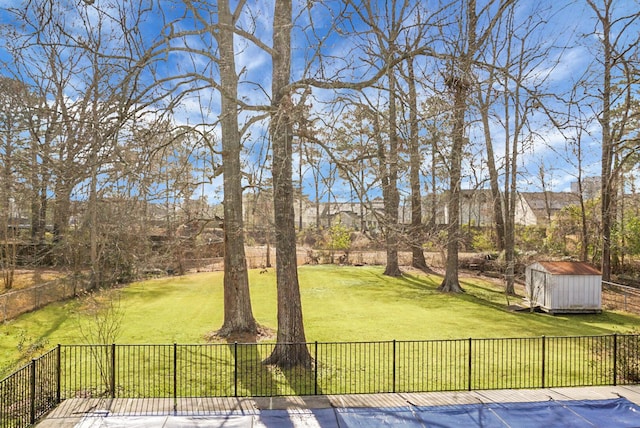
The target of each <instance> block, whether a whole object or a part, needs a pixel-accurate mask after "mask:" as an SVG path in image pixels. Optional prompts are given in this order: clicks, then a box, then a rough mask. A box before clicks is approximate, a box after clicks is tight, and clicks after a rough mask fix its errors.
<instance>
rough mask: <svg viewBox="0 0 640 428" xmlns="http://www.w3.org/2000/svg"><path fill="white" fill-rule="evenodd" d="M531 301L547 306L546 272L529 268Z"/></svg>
mask: <svg viewBox="0 0 640 428" xmlns="http://www.w3.org/2000/svg"><path fill="white" fill-rule="evenodd" d="M531 293H532V294H531V301H532V302H535V303H537V304H539V305H541V306H542V307H545V308H546V307H547V274H546V272H543V271H539V270H535V269H531Z"/></svg>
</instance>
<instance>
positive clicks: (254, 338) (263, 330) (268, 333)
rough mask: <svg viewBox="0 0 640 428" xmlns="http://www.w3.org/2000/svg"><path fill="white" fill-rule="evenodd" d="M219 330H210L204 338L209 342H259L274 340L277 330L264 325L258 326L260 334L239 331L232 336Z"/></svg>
mask: <svg viewBox="0 0 640 428" xmlns="http://www.w3.org/2000/svg"><path fill="white" fill-rule="evenodd" d="M218 333H219V330H216V331H212V332H209V333H207V334H205V335H204V340H205V341H206V342H207V343H221V342H226V343H234V342H238V343H258V342H263V341H266V340H274V339H275V338H276V331H275V330H274V329H271V328H269V327H265V326H262V325H259V326H258V334H257V335H256V334H250V333H238V334H232V335H230V336H221V335H220V334H218Z"/></svg>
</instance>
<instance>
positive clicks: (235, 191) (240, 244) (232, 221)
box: [217, 0, 258, 337]
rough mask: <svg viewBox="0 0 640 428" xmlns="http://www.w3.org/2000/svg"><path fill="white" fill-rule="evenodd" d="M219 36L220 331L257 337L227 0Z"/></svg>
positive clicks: (220, 14)
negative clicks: (221, 172) (222, 213)
mask: <svg viewBox="0 0 640 428" xmlns="http://www.w3.org/2000/svg"><path fill="white" fill-rule="evenodd" d="M218 20H219V23H220V28H219V30H218V33H217V39H218V46H219V52H220V83H221V86H222V96H221V98H222V99H221V112H222V115H221V127H222V168H223V188H224V322H223V324H222V327H221V328H220V330H219V331H218V334H219V335H221V336H225V337H229V336H233V335H237V334H241V333H248V334H252V335H255V334H257V333H258V327H257V323H256V321H255V318H254V317H253V310H252V308H251V296H250V293H249V275H248V271H247V259H246V257H245V250H244V222H243V219H242V182H241V178H242V170H241V166H240V149H241V143H240V133H239V131H238V109H237V102H236V100H237V98H238V76H237V74H236V69H235V50H234V45H233V27H234V26H235V23H234V22H233V16H232V14H231V10H230V8H229V2H228V0H221V1H219V2H218Z"/></svg>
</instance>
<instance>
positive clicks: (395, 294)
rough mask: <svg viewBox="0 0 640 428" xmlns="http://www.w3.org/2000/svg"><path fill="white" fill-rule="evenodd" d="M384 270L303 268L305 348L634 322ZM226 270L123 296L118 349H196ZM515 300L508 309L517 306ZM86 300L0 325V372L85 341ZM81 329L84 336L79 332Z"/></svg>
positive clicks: (265, 315)
mask: <svg viewBox="0 0 640 428" xmlns="http://www.w3.org/2000/svg"><path fill="white" fill-rule="evenodd" d="M382 272H383V268H382V267H337V266H328V265H325V266H322V265H321V266H303V267H301V268H300V269H299V274H300V285H301V293H302V300H303V302H302V304H303V311H304V320H305V330H306V334H307V340H308V341H320V342H324V341H378V340H391V339H397V340H424V339H449V338H467V337H473V338H487V337H528V336H541V335H546V336H569V335H602V334H610V333H625V332H628V331H630V330H632V329H634V328H637V326H638V325H640V317H638V316H634V315H630V314H624V313H617V312H604V313H602V314H599V315H566V316H558V315H556V316H551V315H547V314H539V313H536V314H531V313H528V312H511V311H508V310H507V309H506V306H507V300H506V298H505V296H504V294H503V293H502V292H501V290H500V289H499V287H497V286H496V285H494V284H492V283H490V282H486V281H483V280H481V279H477V278H472V279H464V280H463V287H464V288H465V289H466V290H467V293H465V294H460V295H451V294H442V293H439V292H438V291H436V287H437V286H438V285H439V282H440V281H441V278H440V277H438V276H428V275H424V274H408V275H405V276H403V277H402V278H389V277H385V276H384V275H382ZM222 279H223V275H222V272H214V273H201V274H194V275H188V276H183V277H171V278H163V279H154V280H149V281H144V282H140V283H136V284H131V285H129V286H127V287H125V288H123V289H121V290H120V292H119V293H120V296H121V297H120V304H119V307H120V309H119V310H120V312H121V314H122V321H121V324H120V326H121V328H120V332H119V334H118V337H117V340H116V341H117V343H136V344H138V343H145V344H156V343H202V342H203V341H204V338H205V336H206V335H207V333H209V332H211V331H213V330H215V329H217V328H219V327H220V326H221V324H222V314H223V306H222V303H223V293H222V292H223V290H222ZM250 283H251V295H252V304H253V310H254V315H255V317H256V319H257V321H258V322H259V323H260V324H262V325H264V326H266V327H270V328H272V329H275V328H276V285H275V271H274V270H273V269H270V270H269V272H268V273H266V274H259V273H258V271H257V270H255V271H252V272H251V274H250ZM519 300H520V299H518V298H516V299H514V298H511V300H510V303H511V304H513V303H519ZM87 306H88V305H87V301H86V300H83V299H78V300H74V301H68V302H63V303H57V304H52V305H49V306H47V307H46V308H44V309H41V310H39V311H36V312H33V313H29V314H25V315H23V316H21V317H19V318H18V319H15V320H12V321H10V322H7V323H5V324H4V325H0V375H2V374H6V373H7V372H8V370H10V369H12V368H14V367H15V365H16V362H17V361H18V360H20V359H21V358H25V357H31V356H33V355H34V354H37V353H38V352H40V351H42V350H48V349H50V348H52V347H54V346H55V345H56V344H58V343H62V344H71V343H83V342H86V341H87V333H86V332H87V331H88V330H89V329H90V327H91V326H93V325H95V322H94V321H92V319H93V318H92V317H91V316H90V315H89V314H88V311H87ZM82 332H85V333H84V334H83V333H82Z"/></svg>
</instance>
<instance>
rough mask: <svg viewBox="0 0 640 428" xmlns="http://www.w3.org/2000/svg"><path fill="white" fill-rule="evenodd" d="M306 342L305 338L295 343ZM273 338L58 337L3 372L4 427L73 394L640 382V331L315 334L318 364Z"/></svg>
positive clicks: (25, 421)
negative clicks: (402, 336)
mask: <svg viewBox="0 0 640 428" xmlns="http://www.w3.org/2000/svg"><path fill="white" fill-rule="evenodd" d="M293 345H297V346H299V344H292V345H291V346H293ZM274 346H275V344H273V343H258V344H256V343H249V344H246V343H231V344H204V345H178V344H173V345H115V344H113V345H58V346H57V347H56V348H55V349H53V350H51V351H49V352H48V353H47V354H45V355H43V356H42V357H40V358H38V359H34V360H33V361H32V362H31V363H30V364H29V365H27V366H25V367H23V368H22V369H20V370H18V371H17V372H15V373H14V374H12V375H11V376H9V377H7V378H5V379H3V380H2V381H0V426H2V427H7V428H14V427H15V428H19V427H25V426H29V425H30V424H33V423H34V422H35V421H37V420H38V419H39V418H40V417H42V416H43V415H44V414H45V413H46V412H48V411H49V410H51V409H52V408H54V407H55V406H56V405H57V404H58V403H60V402H61V401H62V400H65V399H70V398H93V397H113V398H165V399H173V403H174V410H180V409H177V408H175V406H177V403H178V401H179V400H178V399H179V398H189V397H234V396H238V397H240V396H242V397H245V396H253V397H257V396H278V395H318V394H361V393H384V392H429V391H459V390H481V389H511V388H545V387H563V386H595V385H618V384H637V383H640V336H639V335H608V336H576V337H531V338H501V339H457V340H424V341H395V340H394V341H382V342H324V343H319V342H314V343H307V344H306V347H307V349H308V351H309V353H310V354H311V357H312V358H313V360H312V361H313V363H312V365H311V366H310V367H295V368H292V369H280V368H277V367H274V366H267V365H264V364H263V363H262V361H263V360H264V359H265V358H266V357H267V356H269V355H270V354H271V352H272V350H273V347H274Z"/></svg>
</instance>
